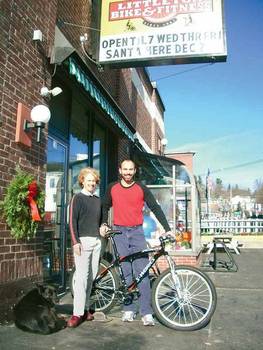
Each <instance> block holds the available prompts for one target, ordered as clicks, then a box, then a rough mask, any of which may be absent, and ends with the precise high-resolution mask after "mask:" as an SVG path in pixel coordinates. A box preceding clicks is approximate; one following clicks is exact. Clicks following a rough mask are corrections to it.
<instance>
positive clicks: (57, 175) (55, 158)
mask: <svg viewBox="0 0 263 350" xmlns="http://www.w3.org/2000/svg"><path fill="white" fill-rule="evenodd" d="M67 159H68V146H67V145H66V144H64V143H63V142H62V141H59V140H58V139H57V138H55V137H52V136H48V147H47V174H46V188H45V191H46V199H45V226H44V232H45V238H44V249H45V255H44V266H43V274H44V280H45V281H47V282H49V283H52V284H55V285H56V286H57V287H58V290H59V292H63V291H64V290H65V288H66V266H65V265H66V264H65V256H66V236H67V227H66V225H67V221H66V208H67V196H66V193H67V192H66V189H67Z"/></svg>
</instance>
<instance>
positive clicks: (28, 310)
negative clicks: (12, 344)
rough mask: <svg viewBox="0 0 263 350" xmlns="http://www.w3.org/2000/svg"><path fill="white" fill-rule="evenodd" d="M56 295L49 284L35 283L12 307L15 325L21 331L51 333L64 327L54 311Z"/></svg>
mask: <svg viewBox="0 0 263 350" xmlns="http://www.w3.org/2000/svg"><path fill="white" fill-rule="evenodd" d="M55 302H57V295H56V291H55V288H53V287H51V286H41V285H37V287H36V288H34V289H32V290H31V291H30V292H28V293H27V294H26V295H25V296H24V297H23V298H22V299H21V300H20V301H19V302H18V303H17V304H16V305H15V307H14V316H15V325H16V326H17V327H18V328H20V329H22V330H23V331H27V332H33V333H39V334H51V333H54V332H57V331H59V330H61V329H62V328H65V327H66V321H65V320H64V319H62V318H59V317H58V315H57V314H56V311H55V308H54V306H55Z"/></svg>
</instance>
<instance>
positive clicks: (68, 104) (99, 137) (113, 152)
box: [43, 58, 135, 292]
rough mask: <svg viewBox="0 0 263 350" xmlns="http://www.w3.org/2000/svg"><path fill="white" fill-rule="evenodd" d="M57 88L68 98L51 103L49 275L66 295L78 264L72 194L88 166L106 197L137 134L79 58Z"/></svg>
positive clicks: (61, 73)
mask: <svg viewBox="0 0 263 350" xmlns="http://www.w3.org/2000/svg"><path fill="white" fill-rule="evenodd" d="M52 86H53V87H54V86H60V87H61V88H62V89H63V94H61V95H59V96H56V98H54V99H52V100H51V103H50V109H51V115H52V117H51V120H50V123H49V132H48V142H47V160H46V188H45V192H46V201H45V221H44V227H43V229H44V237H45V239H44V251H45V252H44V257H43V273H44V279H45V281H46V282H49V283H53V284H55V285H56V286H58V288H59V291H61V292H63V291H65V288H66V284H67V279H68V272H69V271H70V269H71V268H72V266H73V257H72V249H71V238H70V234H69V232H68V216H69V215H68V214H69V203H70V200H71V198H72V196H73V195H74V194H75V193H77V192H79V191H80V190H81V188H80V187H79V185H78V174H79V171H80V170H81V169H82V168H84V167H87V166H90V167H94V168H95V169H97V170H98V171H99V173H100V177H101V181H100V186H99V187H98V189H97V194H98V195H102V194H103V193H104V191H105V187H106V185H107V183H109V182H111V181H113V180H114V179H115V178H116V171H117V169H118V142H119V140H120V139H123V138H127V139H131V138H132V137H133V134H134V132H135V130H133V129H130V125H128V124H127V125H126V124H125V117H124V116H123V115H122V114H121V112H119V110H118V108H117V106H115V105H114V102H112V101H111V100H110V99H108V98H107V95H106V93H105V92H104V91H103V89H102V88H101V86H100V85H99V83H98V82H96V81H95V79H93V78H92V77H91V76H89V75H88V72H86V69H85V68H84V67H83V66H82V65H81V64H80V63H78V61H77V59H76V58H75V59H73V58H69V59H68V61H67V62H66V63H65V64H64V65H62V66H59V67H58V68H57V71H56V75H55V77H54V78H53V81H52ZM91 87H92V90H91ZM88 88H89V89H88ZM95 93H96V94H95ZM113 117H114V118H115V119H113Z"/></svg>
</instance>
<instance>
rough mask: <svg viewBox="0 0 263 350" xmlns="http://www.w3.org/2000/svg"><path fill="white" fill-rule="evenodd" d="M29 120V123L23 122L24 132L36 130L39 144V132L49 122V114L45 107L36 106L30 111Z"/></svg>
mask: <svg viewBox="0 0 263 350" xmlns="http://www.w3.org/2000/svg"><path fill="white" fill-rule="evenodd" d="M30 116H31V120H32V122H33V123H32V122H29V121H27V120H25V122H24V130H25V131H26V132H27V131H28V130H30V129H32V128H36V129H37V142H40V138H41V130H42V129H43V128H44V127H45V125H46V124H47V123H48V122H49V119H50V116H51V113H50V110H49V108H48V107H47V106H44V105H37V106H35V107H34V108H32V110H31V114H30Z"/></svg>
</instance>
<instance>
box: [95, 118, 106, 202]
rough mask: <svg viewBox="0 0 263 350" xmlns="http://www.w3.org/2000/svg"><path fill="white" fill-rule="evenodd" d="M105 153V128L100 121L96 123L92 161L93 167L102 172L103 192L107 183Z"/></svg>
mask: <svg viewBox="0 0 263 350" xmlns="http://www.w3.org/2000/svg"><path fill="white" fill-rule="evenodd" d="M105 153H106V152H105V129H103V128H102V127H101V126H100V125H99V124H98V123H94V132H93V159H92V160H93V162H92V163H93V168H95V169H97V170H98V171H99V173H100V178H101V187H100V189H101V190H102V192H103V189H104V183H105ZM98 192H99V191H98ZM98 195H99V193H98Z"/></svg>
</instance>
